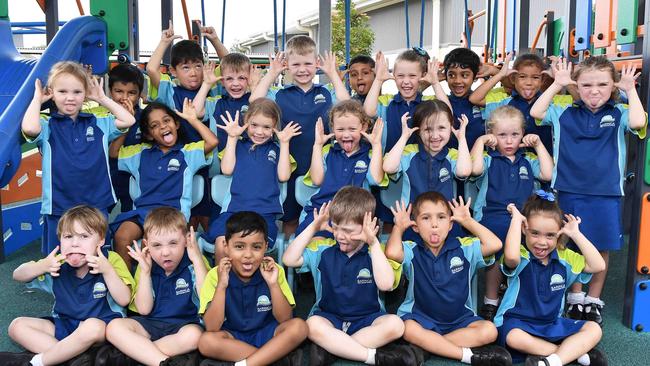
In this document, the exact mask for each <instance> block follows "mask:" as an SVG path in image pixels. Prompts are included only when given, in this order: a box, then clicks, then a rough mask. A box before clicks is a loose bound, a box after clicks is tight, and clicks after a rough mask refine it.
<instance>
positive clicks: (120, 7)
mask: <svg viewBox="0 0 650 366" xmlns="http://www.w3.org/2000/svg"><path fill="white" fill-rule="evenodd" d="M0 1H3V0H0ZM90 13H91V14H92V15H94V16H96V17H100V18H102V19H104V21H105V22H106V28H107V30H108V31H107V35H106V38H107V42H108V44H107V47H106V48H107V50H108V55H109V56H110V55H111V54H113V52H114V51H115V50H126V49H128V48H129V31H130V26H129V9H128V1H126V0H91V1H90Z"/></svg>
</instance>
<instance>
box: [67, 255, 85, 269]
mask: <svg viewBox="0 0 650 366" xmlns="http://www.w3.org/2000/svg"><path fill="white" fill-rule="evenodd" d="M85 259H86V255H85V254H83V253H68V254H66V256H65V260H66V262H68V264H70V265H71V266H73V267H78V266H80V265H81V264H82V263H83V262H84V261H85Z"/></svg>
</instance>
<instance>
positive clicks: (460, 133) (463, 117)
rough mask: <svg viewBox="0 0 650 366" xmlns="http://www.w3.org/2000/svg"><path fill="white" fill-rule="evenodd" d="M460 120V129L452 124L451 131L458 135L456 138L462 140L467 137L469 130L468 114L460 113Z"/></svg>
mask: <svg viewBox="0 0 650 366" xmlns="http://www.w3.org/2000/svg"><path fill="white" fill-rule="evenodd" d="M458 122H459V123H460V124H459V125H458V129H455V128H454V126H453V125H452V126H451V132H452V133H453V134H454V136H456V140H458V141H460V140H462V139H464V138H465V131H467V125H468V124H469V120H468V119H467V116H466V115H464V114H461V115H460V118H459V119H458Z"/></svg>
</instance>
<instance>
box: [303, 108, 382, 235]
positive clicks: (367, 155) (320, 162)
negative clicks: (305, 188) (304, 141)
mask: <svg viewBox="0 0 650 366" xmlns="http://www.w3.org/2000/svg"><path fill="white" fill-rule="evenodd" d="M329 119H330V126H329V127H330V130H331V131H334V133H330V134H325V131H324V128H323V121H322V120H320V119H319V120H318V121H317V122H316V138H315V141H314V147H313V151H312V157H311V166H310V168H309V171H308V172H307V174H306V175H305V177H304V180H303V181H304V183H305V184H306V185H309V186H313V187H318V191H317V192H316V193H315V194H314V195H313V196H312V197H311V198H310V199H309V201H308V202H307V204H306V205H305V208H304V210H303V212H302V214H301V215H300V223H299V225H298V229H297V230H296V235H298V234H300V233H301V232H302V231H303V230H304V229H305V228H306V227H307V226H308V225H309V224H311V222H312V221H313V219H314V215H313V211H314V209H317V210H318V209H320V207H321V206H322V205H323V204H324V203H326V202H328V201H331V200H332V198H334V195H335V194H336V192H338V190H339V189H341V188H343V187H344V186H356V187H362V188H364V189H367V190H369V189H370V186H384V187H385V186H386V185H387V183H388V179H387V178H386V177H385V174H384V170H383V169H382V167H381V165H382V157H383V156H382V147H381V136H382V129H383V128H384V122H383V120H382V119H381V118H378V119H377V121H376V122H375V125H374V126H373V128H372V133H370V134H368V133H366V132H365V131H366V130H367V129H368V126H369V124H370V118H369V117H368V116H367V115H366V114H365V113H364V111H363V106H362V105H361V103H359V102H358V101H356V100H347V101H343V102H339V103H337V104H335V105H334V106H333V107H332V109H331V110H330V113H329ZM332 136H334V140H335V141H334V142H332V143H329V144H327V141H328V140H329V139H330V138H332ZM362 136H363V137H364V138H365V139H366V140H367V142H366V141H363V140H362V139H361V137H362ZM325 144H327V145H325ZM315 237H330V238H331V237H332V235H331V234H330V233H328V232H325V231H321V232H318V233H317V234H316V236H315Z"/></svg>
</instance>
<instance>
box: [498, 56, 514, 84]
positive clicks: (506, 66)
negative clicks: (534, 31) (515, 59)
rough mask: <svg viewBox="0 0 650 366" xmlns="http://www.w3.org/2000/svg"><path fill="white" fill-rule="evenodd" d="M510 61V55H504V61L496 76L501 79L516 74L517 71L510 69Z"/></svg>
mask: <svg viewBox="0 0 650 366" xmlns="http://www.w3.org/2000/svg"><path fill="white" fill-rule="evenodd" d="M511 60H512V53H509V54H508V55H506V59H505V60H503V66H502V67H501V70H499V73H498V74H497V75H500V76H501V78H506V77H508V76H510V75H512V74H516V73H517V70H514V69H511V68H510V61H511Z"/></svg>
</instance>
